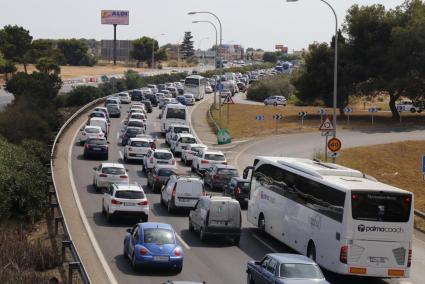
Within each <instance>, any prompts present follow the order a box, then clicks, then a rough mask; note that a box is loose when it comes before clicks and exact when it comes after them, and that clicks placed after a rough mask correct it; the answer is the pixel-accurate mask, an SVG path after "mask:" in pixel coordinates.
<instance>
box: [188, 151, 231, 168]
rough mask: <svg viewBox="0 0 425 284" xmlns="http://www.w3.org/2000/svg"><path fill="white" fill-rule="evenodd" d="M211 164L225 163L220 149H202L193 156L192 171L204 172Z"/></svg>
mask: <svg viewBox="0 0 425 284" xmlns="http://www.w3.org/2000/svg"><path fill="white" fill-rule="evenodd" d="M213 164H223V165H227V161H226V157H225V156H224V154H223V153H222V152H221V151H209V150H206V151H202V152H199V153H198V154H197V155H195V156H193V159H192V171H193V172H198V173H199V174H202V173H204V172H205V171H206V170H207V169H209V168H210V167H211V166H212V165H213Z"/></svg>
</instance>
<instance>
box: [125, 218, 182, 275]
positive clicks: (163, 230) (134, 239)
mask: <svg viewBox="0 0 425 284" xmlns="http://www.w3.org/2000/svg"><path fill="white" fill-rule="evenodd" d="M124 256H125V257H126V258H128V259H130V261H131V265H132V267H133V269H135V270H136V269H138V268H139V267H141V266H144V267H146V266H150V267H159V268H172V269H174V270H175V271H176V272H177V273H180V272H181V271H182V269H183V258H184V253H183V249H182V248H181V247H180V245H178V244H177V240H176V233H175V232H174V229H173V227H171V225H169V224H164V223H154V222H148V223H139V224H136V225H135V226H134V227H133V228H132V229H127V234H126V235H125V238H124Z"/></svg>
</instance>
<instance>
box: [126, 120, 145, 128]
mask: <svg viewBox="0 0 425 284" xmlns="http://www.w3.org/2000/svg"><path fill="white" fill-rule="evenodd" d="M127 126H132V127H143V126H144V124H143V122H141V121H130V122H129V123H128V124H127Z"/></svg>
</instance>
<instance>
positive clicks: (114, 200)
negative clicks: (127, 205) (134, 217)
mask: <svg viewBox="0 0 425 284" xmlns="http://www.w3.org/2000/svg"><path fill="white" fill-rule="evenodd" d="M111 203H112V204H115V205H119V204H122V202H121V201H118V200H116V199H112V200H111Z"/></svg>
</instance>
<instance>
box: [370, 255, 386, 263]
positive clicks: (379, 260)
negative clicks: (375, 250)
mask: <svg viewBox="0 0 425 284" xmlns="http://www.w3.org/2000/svg"><path fill="white" fill-rule="evenodd" d="M369 260H370V262H377V263H385V262H386V261H387V258H386V257H376V256H372V257H369Z"/></svg>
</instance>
